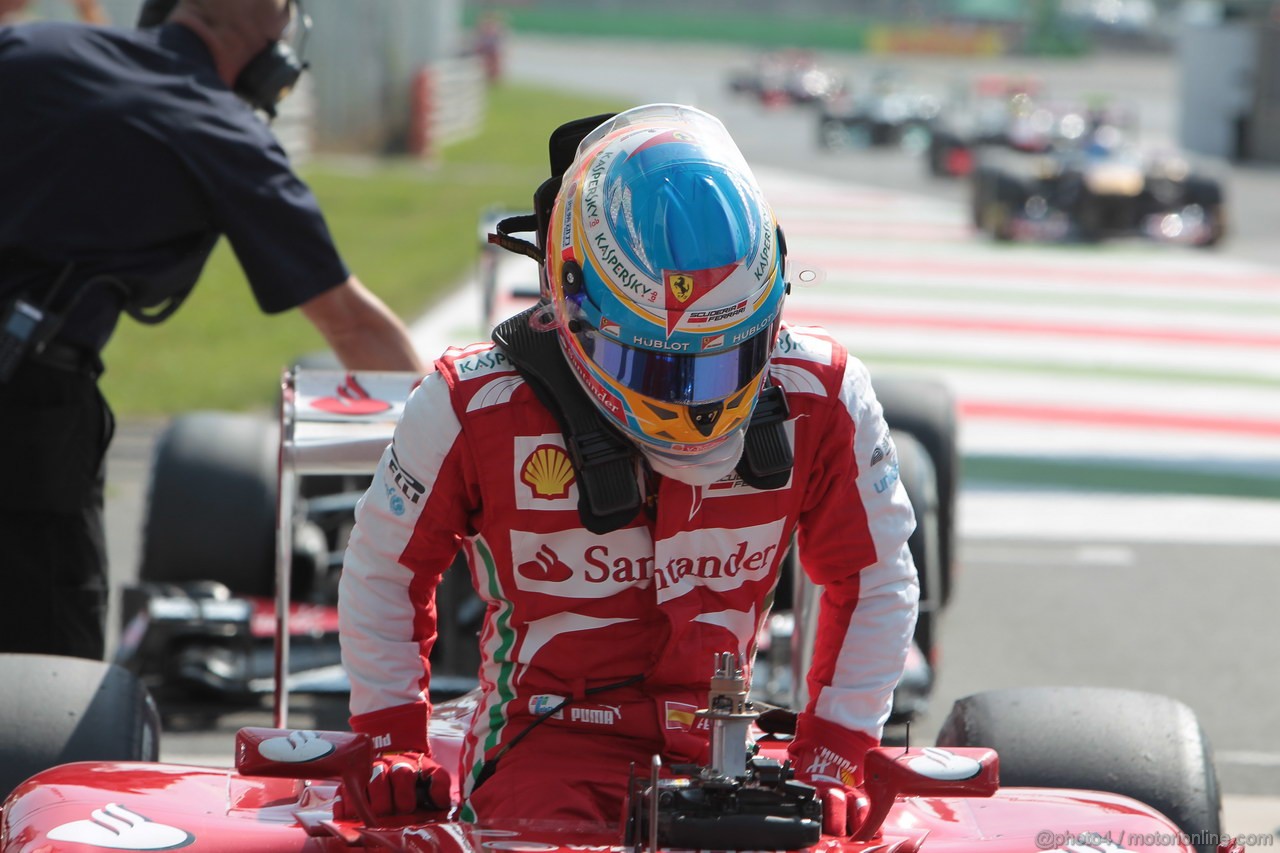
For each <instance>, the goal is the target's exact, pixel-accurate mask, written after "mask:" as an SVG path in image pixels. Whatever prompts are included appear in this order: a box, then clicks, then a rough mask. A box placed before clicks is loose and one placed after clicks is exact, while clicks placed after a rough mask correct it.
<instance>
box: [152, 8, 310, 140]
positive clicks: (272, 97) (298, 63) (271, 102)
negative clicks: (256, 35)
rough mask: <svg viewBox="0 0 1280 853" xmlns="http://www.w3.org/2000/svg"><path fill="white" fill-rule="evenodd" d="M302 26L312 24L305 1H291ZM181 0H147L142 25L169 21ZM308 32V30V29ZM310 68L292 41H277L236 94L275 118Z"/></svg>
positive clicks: (249, 68)
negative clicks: (282, 104)
mask: <svg viewBox="0 0 1280 853" xmlns="http://www.w3.org/2000/svg"><path fill="white" fill-rule="evenodd" d="M289 3H290V5H292V6H293V7H294V14H296V15H298V16H299V19H300V25H301V26H302V27H304V28H306V27H308V26H309V20H308V18H307V16H306V13H305V12H303V10H302V0H289ZM177 5H178V0H143V3H142V10H141V11H140V12H139V13H138V26H139V27H158V26H160V25H161V24H163V23H164V22H165V21H166V20H168V18H169V15H170V14H171V13H172V12H173V10H174V7H176V6H177ZM304 33H305V30H304ZM306 69H307V63H305V62H303V61H302V60H301V59H300V58H299V57H298V54H297V53H295V52H294V50H293V48H291V47H290V46H289V45H288V44H285V43H284V42H282V41H273V42H271V44H269V45H267V46H266V47H265V48H263V49H262V50H261V51H259V52H258V53H257V54H256V55H255V56H254V57H253V58H252V59H250V60H249V62H248V64H246V65H245V67H244V68H243V69H242V70H241V71H240V74H239V75H238V76H237V77H236V82H235V86H234V87H233V88H234V90H235V93H236V94H237V95H239V96H240V97H241V98H243V99H244V100H245V101H247V102H248V103H249V105H250V106H252V107H253V108H254V109H258V110H262V111H263V112H265V113H266V114H267V115H268V116H270V117H271V118H275V116H276V105H277V104H279V103H280V101H282V100H283V99H284V97H285V95H287V94H289V91H290V90H291V89H292V88H293V87H294V86H296V85H297V83H298V78H299V77H301V76H302V72H303V71H305V70H306Z"/></svg>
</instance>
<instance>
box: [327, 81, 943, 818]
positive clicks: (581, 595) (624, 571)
mask: <svg viewBox="0 0 1280 853" xmlns="http://www.w3.org/2000/svg"><path fill="white" fill-rule="evenodd" d="M596 124H598V126H594V125H596ZM566 129H568V131H569V136H570V137H571V138H572V141H575V142H576V141H578V140H579V139H580V140H581V141H580V144H579V145H578V146H577V147H576V149H570V150H576V154H575V155H574V156H573V157H572V160H571V162H570V163H568V166H567V169H565V170H564V172H563V175H562V176H561V175H559V174H557V173H558V172H559V169H558V168H557V164H556V162H555V160H556V156H555V154H554V152H555V150H556V144H557V139H556V137H554V136H553V140H552V150H553V157H552V159H553V165H552V170H553V174H555V175H556V176H555V177H553V178H552V180H551V181H549V182H548V183H547V184H544V185H543V188H542V189H541V190H539V193H538V194H537V195H535V205H536V206H537V207H538V210H539V211H541V212H542V215H541V216H539V217H538V230H539V231H540V233H541V236H540V239H539V243H538V245H536V246H535V245H533V244H531V243H522V241H520V240H518V239H515V238H513V237H511V236H510V234H509V233H508V232H510V233H518V232H519V231H523V230H527V229H525V228H515V229H504V228H503V226H501V225H500V226H499V232H500V233H499V234H498V235H495V236H494V237H493V238H491V239H493V240H494V241H495V242H499V243H501V244H502V245H504V246H505V247H507V248H513V249H515V250H517V251H523V252H525V253H526V254H531V255H535V256H537V257H540V258H542V259H543V260H544V263H543V268H542V271H543V291H544V292H543V297H544V298H543V301H542V302H541V303H540V304H539V305H538V306H536V307H534V308H532V309H529V310H528V311H526V312H524V313H522V314H520V315H517V316H516V317H514V318H512V319H511V320H509V321H507V322H505V323H503V324H501V325H500V326H499V327H498V329H497V330H496V331H495V333H494V338H495V343H486V344H476V345H473V346H468V347H465V348H462V349H450V350H449V351H448V352H446V353H445V354H444V355H443V356H442V357H441V358H440V359H439V360H438V361H437V362H436V370H435V371H434V372H433V373H431V374H430V375H428V376H427V377H426V379H425V380H424V381H423V382H422V384H421V385H420V386H419V387H418V388H417V389H416V390H415V391H414V393H413V394H412V396H411V397H410V399H409V401H408V403H407V404H406V407H405V412H404V415H403V417H402V419H401V421H400V423H399V425H398V427H397V429H396V432H395V436H394V439H393V442H392V443H391V445H390V446H389V447H388V448H387V450H386V451H385V453H384V454H383V457H382V460H381V463H380V465H379V467H378V471H377V473H376V475H375V478H374V481H373V484H372V486H371V487H370V489H369V491H368V492H367V493H366V495H365V496H364V498H363V500H362V501H361V502H360V505H359V507H358V509H357V512H356V525H355V529H354V532H353V533H352V535H351V538H350V544H349V547H348V550H347V553H346V560H345V567H344V571H343V575H342V581H341V587H340V591H339V611H340V627H341V636H342V648H343V661H344V664H345V666H346V668H347V670H348V672H349V674H350V677H351V683H352V692H351V713H352V716H351V726H352V728H353V729H354V730H355V731H359V732H366V733H368V734H370V735H372V738H373V742H374V745H375V747H376V748H378V749H379V750H380V751H381V753H382V757H381V758H380V759H379V760H378V761H377V762H376V763H375V767H374V772H373V774H372V776H371V779H370V782H369V786H368V791H367V794H368V796H369V798H370V801H371V804H372V805H373V807H374V809H375V811H379V812H383V813H385V812H394V811H409V810H412V809H414V807H415V802H414V788H415V786H419V785H420V786H421V787H423V788H424V789H426V790H428V791H429V795H428V796H427V797H426V798H425V799H426V800H428V801H429V802H427V803H426V804H427V805H428V806H435V807H440V808H444V807H447V806H448V805H449V803H450V800H449V796H450V794H449V791H450V777H453V778H454V779H456V780H458V781H459V782H460V784H459V785H458V791H457V792H456V793H457V795H458V796H460V798H461V806H462V808H461V812H460V816H461V817H462V818H463V819H467V820H473V821H478V822H486V821H492V820H501V819H515V818H540V819H552V818H554V819H564V820H574V821H584V822H595V823H604V824H614V825H616V823H617V820H618V818H619V816H620V814H621V808H622V801H623V796H624V792H625V789H626V784H627V777H628V772H629V769H630V766H631V765H632V764H633V763H634V764H636V765H637V766H642V767H647V766H648V765H649V761H650V757H651V756H652V755H653V754H659V755H660V756H662V758H663V759H664V763H673V762H674V763H683V762H698V761H705V760H706V758H707V753H708V745H707V732H706V731H705V729H704V728H702V727H700V725H699V721H698V718H696V717H695V716H694V713H693V712H694V711H695V710H696V709H698V708H700V707H704V706H705V704H706V699H707V690H708V682H709V679H710V677H711V674H712V669H713V664H714V662H715V656H716V654H717V653H720V652H725V651H730V652H736V653H738V654H739V655H741V656H742V659H743V660H744V661H745V662H746V664H747V669H748V671H749V669H750V665H751V660H752V656H753V654H754V651H755V643H756V639H755V638H756V636H757V634H758V632H759V630H760V628H761V625H762V623H763V620H764V619H765V618H766V616H767V614H768V611H769V607H770V604H771V603H772V599H773V594H774V590H775V587H776V584H777V582H778V576H779V563H780V560H781V558H782V557H783V555H784V552H785V551H786V550H787V548H788V545H789V543H790V542H791V539H792V534H793V532H796V531H798V535H799V549H800V554H801V555H802V562H803V565H804V569H805V571H806V573H807V575H808V577H809V578H810V579H812V581H813V582H814V583H816V584H820V585H822V586H823V587H824V593H823V596H822V604H821V612H820V614H819V616H818V620H819V623H818V633H817V648H816V649H815V653H814V656H813V666H812V669H811V670H810V672H809V673H808V686H809V696H810V697H811V699H810V701H809V703H808V705H807V707H806V708H804V709H803V711H802V712H801V713H800V714H799V717H798V727H797V728H798V730H797V734H796V737H795V739H794V741H793V742H792V744H791V746H790V749H789V752H790V755H791V757H792V758H793V760H794V766H795V769H796V771H797V775H798V777H799V778H800V779H802V780H805V781H809V782H811V783H813V784H815V785H816V786H818V787H819V788H820V789H821V790H822V791H823V793H824V796H825V798H826V799H825V805H826V809H825V812H826V813H825V817H824V823H825V824H826V827H825V828H826V829H827V831H828V832H837V833H838V832H845V831H851V830H852V826H853V823H854V822H856V821H854V820H853V819H854V818H856V814H854V815H850V813H849V809H851V808H853V806H852V803H853V802H854V798H853V797H851V796H849V795H850V794H851V793H853V792H855V791H856V786H857V785H858V783H859V779H860V775H859V767H860V764H861V762H862V759H863V757H864V755H865V753H866V751H867V750H868V749H869V748H870V747H872V746H874V745H876V744H877V743H878V740H879V737H880V736H881V733H882V727H883V724H884V722H885V720H886V719H887V717H888V714H889V710H890V700H891V694H892V691H893V688H894V686H895V684H896V683H897V681H898V679H899V677H900V675H901V673H902V669H903V666H904V663H905V659H906V655H907V649H908V646H909V644H910V640H911V635H912V629H913V626H914V622H915V617H916V604H917V599H918V586H917V581H916V575H915V568H914V566H913V564H912V561H911V556H910V553H909V551H908V550H907V545H906V543H907V538H908V536H909V535H910V533H911V531H912V529H913V527H914V523H915V522H914V517H913V514H912V510H911V506H910V504H909V502H908V500H907V497H906V494H905V491H904V489H903V487H902V486H901V484H900V483H899V482H898V480H897V458H896V454H895V451H894V446H893V442H892V439H891V437H890V435H889V432H888V430H887V428H886V425H885V422H884V419H883V416H882V411H881V407H880V405H879V403H878V402H877V401H876V397H875V394H874V392H873V390H872V386H871V383H870V380H869V377H868V372H867V370H866V368H865V367H864V366H863V365H862V364H861V363H860V362H859V361H858V360H857V359H855V358H853V357H851V356H850V355H848V354H847V353H846V351H845V349H844V347H842V346H841V345H840V344H839V343H838V342H837V341H835V340H833V339H832V338H831V337H829V336H828V335H826V334H825V333H823V332H822V331H821V330H818V329H800V328H792V327H789V326H788V325H786V324H785V323H782V322H781V319H780V317H781V312H782V305H783V299H784V297H785V295H786V293H787V290H788V285H787V280H786V264H785V262H786V258H785V246H784V243H783V241H782V234H781V231H780V229H779V228H778V225H777V223H776V222H775V220H774V216H773V213H772V211H771V209H770V207H769V206H768V204H767V203H766V202H765V200H764V197H763V195H762V193H761V191H760V189H759V187H758V186H757V184H756V181H755V179H754V177H753V176H752V174H751V171H750V170H749V168H748V166H747V164H746V162H745V161H744V159H743V157H742V155H741V153H740V152H739V151H738V149H737V147H736V146H735V145H734V143H733V141H732V140H731V139H730V137H729V135H728V133H727V132H726V130H725V129H724V127H723V125H721V124H720V122H719V121H717V120H716V119H714V118H713V117H711V116H709V115H707V114H705V113H703V112H700V111H698V110H696V109H692V108H689V107H683V106H676V105H649V106H644V107H638V108H635V109H632V110H629V111H627V112H624V113H621V114H619V115H617V116H613V117H596V119H593V120H591V121H589V122H587V124H585V125H583V126H582V127H581V128H580V130H579V131H578V135H577V136H576V138H575V137H573V133H572V132H571V131H572V130H573V126H572V125H566V126H565V128H562V129H561V131H558V132H557V133H561V134H563V133H564V132H566ZM588 130H589V132H587V131H588ZM584 134H585V135H584ZM562 141H563V140H561V142H562ZM552 194H554V195H553V196H552ZM526 224H527V223H526ZM459 547H461V548H462V549H463V551H464V552H465V554H466V557H467V560H468V563H469V565H470V570H471V574H472V581H473V583H474V585H475V588H476V590H477V591H478V593H479V594H480V596H481V597H482V598H483V600H484V601H485V603H486V605H487V612H486V616H485V621H484V627H483V630H482V632H481V635H480V644H481V653H482V664H481V669H480V673H479V678H480V685H481V700H480V705H479V707H478V709H477V711H476V713H475V716H474V719H473V721H472V723H471V728H470V731H469V733H468V735H467V738H466V740H465V746H464V752H463V755H462V759H461V762H460V765H459V766H450V767H441V766H440V765H439V764H437V763H436V761H435V760H434V759H433V758H432V754H431V744H430V742H429V738H428V734H427V716H428V712H429V710H430V709H429V698H428V688H429V685H430V679H431V673H430V670H429V667H428V665H427V656H428V653H429V651H430V649H431V647H432V644H433V642H434V641H435V637H436V610H435V602H434V591H435V588H436V584H437V582H438V580H439V578H440V576H441V574H442V573H443V572H444V571H445V569H446V568H447V567H448V566H449V564H450V561H451V560H452V559H453V556H454V554H455V552H456V551H457V550H458V548H459ZM339 808H342V807H339ZM855 811H856V810H855Z"/></svg>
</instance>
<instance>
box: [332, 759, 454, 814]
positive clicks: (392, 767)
mask: <svg viewBox="0 0 1280 853" xmlns="http://www.w3.org/2000/svg"><path fill="white" fill-rule="evenodd" d="M451 786H452V782H451V780H450V778H449V771H447V770H445V769H444V768H443V767H441V766H440V765H439V764H437V763H436V762H435V760H434V759H433V758H431V756H429V755H427V754H426V753H424V752H389V753H386V754H383V755H379V756H378V757H377V758H375V759H374V760H373V766H372V768H371V769H370V773H369V782H368V785H366V787H365V796H366V797H367V798H368V801H369V808H370V810H371V811H372V812H373V814H374V815H376V816H383V815H392V814H410V813H413V812H448V811H449V808H450V801H449V795H450V788H451ZM339 793H340V796H339V799H337V800H336V801H335V802H334V807H333V816H334V817H335V818H337V819H339V820H343V819H351V818H355V817H356V816H357V813H356V810H355V807H354V806H352V805H351V804H349V803H347V802H345V801H346V796H345V791H343V790H342V789H341V788H340V789H339Z"/></svg>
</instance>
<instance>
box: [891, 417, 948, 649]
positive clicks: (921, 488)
mask: <svg viewBox="0 0 1280 853" xmlns="http://www.w3.org/2000/svg"><path fill="white" fill-rule="evenodd" d="M894 445H895V447H896V448H897V451H898V474H899V477H901V479H902V485H903V487H904V488H905V489H906V490H907V497H908V498H910V499H911V508H912V509H913V510H914V511H915V516H916V529H915V531H914V532H912V534H911V538H910V539H908V540H907V547H908V548H909V549H910V550H911V559H912V561H913V562H915V564H916V573H917V575H918V576H919V580H920V612H919V616H918V617H917V618H916V632H915V641H916V645H917V646H919V647H920V651H921V653H923V654H924V656H925V659H926V660H929V661H930V662H932V661H933V660H934V659H935V655H934V650H935V644H936V643H937V638H938V621H939V618H940V617H941V615H942V607H943V601H942V587H943V581H942V576H943V566H942V553H941V548H940V544H941V536H940V532H941V531H940V528H941V526H942V525H941V524H940V519H939V517H938V483H937V474H936V472H935V469H934V465H933V462H932V460H930V458H929V452H928V451H927V450H925V448H924V445H923V444H921V443H920V442H919V441H917V440H916V439H915V438H914V437H913V436H912V435H911V434H910V433H898V434H896V435H895V436H894Z"/></svg>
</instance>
